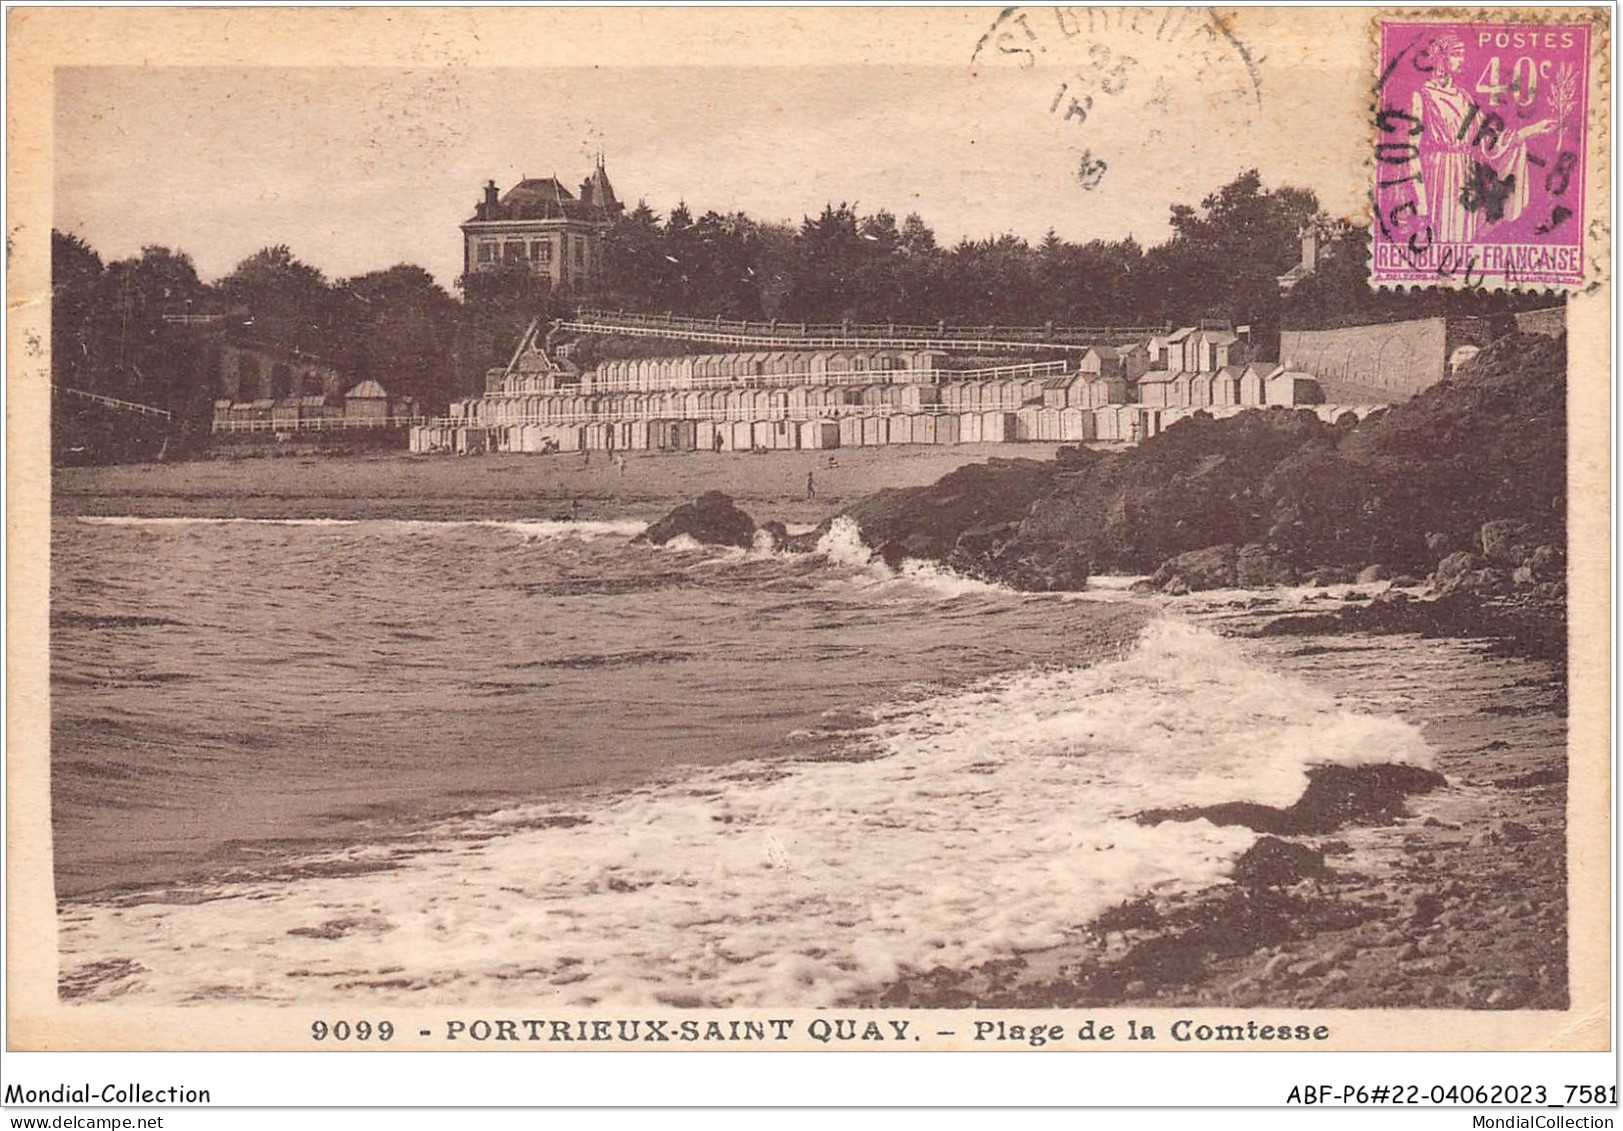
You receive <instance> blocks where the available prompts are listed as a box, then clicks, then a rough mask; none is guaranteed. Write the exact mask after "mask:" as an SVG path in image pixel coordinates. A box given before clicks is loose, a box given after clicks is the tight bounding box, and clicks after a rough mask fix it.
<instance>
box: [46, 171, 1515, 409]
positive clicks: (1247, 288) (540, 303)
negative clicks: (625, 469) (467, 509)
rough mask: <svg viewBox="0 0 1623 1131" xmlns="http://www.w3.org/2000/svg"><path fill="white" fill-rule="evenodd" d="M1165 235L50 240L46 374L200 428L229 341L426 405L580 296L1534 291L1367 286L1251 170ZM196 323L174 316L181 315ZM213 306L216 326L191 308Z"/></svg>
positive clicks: (720, 302)
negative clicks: (580, 257)
mask: <svg viewBox="0 0 1623 1131" xmlns="http://www.w3.org/2000/svg"><path fill="white" fill-rule="evenodd" d="M1169 221H1170V227H1171V235H1170V236H1169V237H1168V238H1167V239H1166V240H1164V241H1163V242H1161V243H1159V244H1157V245H1155V246H1152V247H1149V248H1145V247H1143V246H1141V245H1140V244H1139V243H1138V242H1137V241H1135V240H1134V239H1132V238H1130V237H1129V238H1126V239H1122V240H1115V241H1106V240H1093V241H1090V242H1087V243H1080V244H1078V243H1072V242H1068V241H1066V240H1062V239H1060V238H1058V237H1057V236H1056V235H1055V234H1054V233H1053V232H1050V233H1049V234H1048V235H1047V236H1046V237H1045V238H1044V239H1042V240H1041V241H1040V242H1038V243H1037V244H1035V245H1033V244H1031V243H1029V242H1027V241H1026V240H1024V239H1022V238H1020V237H1018V236H1013V235H1002V236H997V237H992V238H986V239H975V240H970V239H966V240H962V241H960V242H959V243H957V244H956V245H954V246H952V247H945V246H942V245H941V244H940V243H938V241H937V239H936V236H935V233H934V232H933V231H932V230H931V229H930V227H929V226H928V225H927V224H926V223H925V221H924V220H923V219H922V218H921V217H919V216H918V215H916V214H911V215H908V216H906V217H904V218H902V219H901V220H898V219H897V218H896V216H895V215H894V214H892V213H891V212H888V211H886V210H883V209H881V210H879V211H876V212H872V213H863V212H861V211H860V210H859V209H858V207H857V206H855V205H852V204H846V203H841V204H838V205H836V204H833V203H830V204H829V205H827V206H826V207H825V208H824V209H823V211H822V212H821V214H819V215H818V216H816V217H810V216H808V217H806V218H805V219H804V220H803V222H802V223H801V224H800V225H799V226H798V227H796V226H793V225H786V224H777V223H769V222H765V221H761V220H756V219H753V218H751V217H749V216H747V215H745V214H743V213H731V214H727V215H723V214H720V213H717V212H713V211H712V212H705V213H703V214H701V215H699V216H698V217H697V218H695V217H694V216H693V214H692V212H691V211H690V209H689V208H688V207H687V206H686V205H685V204H679V205H677V206H676V207H675V208H673V209H672V210H671V212H670V214H669V215H668V216H665V217H663V218H662V217H660V216H659V215H658V214H657V213H655V212H654V211H653V210H652V209H650V208H649V207H648V206H647V205H646V204H639V205H638V206H637V207H636V208H635V209H633V210H631V211H630V212H628V213H627V214H626V215H625V216H624V217H623V218H622V219H621V220H620V221H619V222H618V223H617V224H616V225H615V226H614V227H613V228H612V229H611V230H610V231H609V232H608V234H607V235H606V236H605V240H604V249H603V255H602V260H601V266H600V270H599V272H598V274H597V275H596V276H595V277H594V278H593V279H592V280H591V281H590V284H589V285H588V286H587V287H584V288H582V289H580V290H576V291H569V290H563V289H560V290H556V291H553V290H549V287H548V283H547V280H546V279H545V278H544V277H537V276H533V275H531V274H529V273H528V272H527V271H524V270H522V269H511V270H496V271H492V272H482V273H476V274H473V275H470V276H468V277H465V278H462V279H459V280H457V282H456V288H457V290H458V291H459V292H460V294H459V296H455V297H454V296H453V295H452V294H450V293H448V292H447V291H446V290H445V289H444V288H442V287H440V286H439V285H438V284H437V283H436V282H435V281H434V279H433V277H432V276H431V275H430V274H429V273H428V272H427V271H425V270H424V269H422V268H421V267H417V266H412V265H409V264H400V265H398V266H395V267H391V268H388V269H387V270H382V271H372V272H368V273H366V274H362V275H356V276H352V277H348V278H340V279H331V280H330V279H328V278H327V277H326V276H325V275H324V274H323V273H322V272H321V271H320V270H319V269H317V268H316V267H313V266H311V265H310V264H307V263H304V262H302V261H300V260H299V259H298V258H296V257H295V256H294V255H293V254H292V252H291V250H290V249H289V248H288V247H286V246H285V245H278V246H271V247H266V248H264V249H262V250H260V251H258V252H255V253H254V254H253V255H251V256H249V257H247V258H246V259H244V260H243V261H242V262H241V263H239V264H238V265H237V266H236V268H235V269H234V270H232V271H231V273H230V274H228V275H226V276H225V277H224V278H221V279H218V280H215V281H214V282H211V283H206V282H204V281H202V280H201V279H199V277H198V275H197V271H196V269H195V267H194V265H193V263H192V260H191V259H190V257H189V256H187V255H186V254H185V253H184V252H181V251H176V250H173V249H170V248H166V247H158V246H151V247H146V248H143V249H142V250H141V253H140V254H139V255H137V256H133V257H131V258H127V259H121V260H116V261H113V262H111V263H104V262H103V261H102V260H101V258H100V256H99V255H97V253H96V252H95V251H94V249H92V248H91V247H89V246H88V245H87V244H85V242H84V241H83V240H81V239H79V238H78V237H76V236H73V235H68V234H64V233H61V232H53V233H52V294H53V302H52V312H51V317H52V334H53V337H52V369H53V380H54V381H55V382H56V383H58V384H63V385H69V386H72V387H74V388H79V389H83V390H85V391H89V392H96V393H101V394H103V395H106V396H114V397H119V398H121V399H127V400H133V401H138V402H141V403H146V404H153V405H156V406H158V407H163V408H168V409H171V410H172V411H176V412H178V413H179V414H181V415H182V416H183V417H186V418H189V419H193V420H206V419H207V415H208V411H209V407H210V405H211V403H212V400H213V398H214V396H215V395H217V394H216V390H217V389H218V387H219V386H218V380H217V374H218V370H219V357H218V353H219V348H220V344H221V342H222V340H223V338H224V337H225V335H227V334H230V335H235V336H238V337H241V338H246V339H248V340H250V341H252V342H254V343H257V344H261V345H264V346H267V347H269V348H271V349H274V350H281V351H298V352H300V353H303V354H307V355H311V356H313V357H316V358H318V359H320V360H321V361H324V362H326V363H328V364H330V365H332V366H334V367H335V368H337V369H339V370H340V371H342V372H344V373H346V374H348V375H350V376H351V377H353V379H354V380H355V381H361V380H364V379H366V378H373V379H375V380H377V381H378V382H379V383H380V384H382V385H383V386H384V387H385V388H387V389H388V390H389V391H390V392H391V393H393V394H396V395H411V396H415V397H417V398H418V399H419V400H420V401H421V402H422V403H423V404H424V405H425V406H426V407H427V408H428V409H429V410H430V411H438V410H440V409H443V407H444V406H445V404H446V403H447V402H448V401H450V400H452V399H455V398H457V397H460V396H464V395H467V394H469V393H472V392H477V391H479V390H481V389H482V388H483V383H484V374H485V371H486V370H487V369H488V368H490V367H492V366H497V365H501V364H503V363H504V362H505V361H506V360H507V358H508V357H509V356H510V354H511V351H512V350H513V348H514V346H515V345H516V343H517V339H518V337H519V336H520V335H521V334H522V333H523V331H524V328H525V326H526V325H527V324H528V323H529V321H530V320H531V319H532V318H534V317H536V316H538V315H540V316H542V317H555V316H557V315H558V314H560V313H563V312H564V311H567V310H569V309H571V308H573V307H574V306H575V305H577V304H578V303H581V302H590V303H594V304H597V305H604V306H610V307H616V308H623V309H627V310H636V311H644V312H653V313H663V312H671V313H675V314H682V315H693V316H699V317H712V316H715V315H721V316H724V317H728V318H745V319H762V320H765V319H773V318H776V319H779V320H784V321H807V322H829V321H840V320H843V319H847V318H849V319H851V320H854V321H863V322H887V321H892V322H899V323H913V324H919V323H934V322H940V321H945V322H948V323H951V324H959V325H964V324H967V325H993V324H1002V325H1028V326H1029V325H1041V324H1043V323H1047V322H1053V323H1055V324H1058V325H1153V324H1180V325H1187V324H1191V323H1194V322H1196V321H1197V320H1200V319H1223V320H1227V321H1230V322H1232V323H1235V324H1242V323H1244V324H1250V325H1251V326H1252V328H1253V337H1254V339H1255V340H1258V341H1259V342H1261V343H1264V348H1265V349H1266V343H1267V342H1268V341H1269V340H1270V339H1272V338H1274V337H1276V336H1277V332H1278V330H1279V329H1280V328H1281V326H1288V325H1298V326H1311V325H1330V324H1344V323H1348V322H1357V321H1370V320H1376V319H1381V318H1391V317H1412V316H1424V315H1430V314H1450V315H1460V314H1477V315H1481V314H1494V313H1505V312H1508V311H1510V310H1513V309H1521V308H1526V307H1527V306H1530V305H1545V304H1547V301H1546V300H1541V299H1538V298H1537V297H1536V296H1525V295H1521V296H1518V295H1503V294H1501V295H1487V296H1485V295H1480V294H1470V293H1465V294H1461V293H1450V292H1422V293H1420V294H1397V295H1394V294H1390V293H1376V292H1372V291H1371V290H1370V289H1369V287H1368V285H1367V267H1366V264H1367V262H1368V254H1369V252H1368V240H1369V234H1368V231H1367V229H1364V228H1361V227H1358V226H1356V225H1350V224H1345V223H1340V224H1337V223H1332V222H1330V221H1329V220H1328V219H1327V218H1326V217H1325V216H1324V215H1323V214H1322V212H1321V210H1320V208H1319V204H1318V200H1317V198H1316V197H1315V195H1314V194H1313V193H1312V192H1311V191H1309V190H1306V189H1301V188H1293V187H1288V186H1287V187H1282V188H1276V189H1270V188H1268V187H1266V186H1265V185H1264V184H1263V183H1262V179H1261V177H1260V176H1259V175H1258V174H1257V172H1256V171H1255V170H1249V171H1247V172H1244V173H1242V174H1240V175H1239V176H1238V177H1236V178H1235V179H1234V180H1233V181H1231V182H1230V183H1229V184H1227V185H1224V186H1223V187H1222V188H1220V189H1219V190H1217V191H1216V192H1214V193H1212V194H1211V195H1209V196H1207V197H1206V198H1205V199H1203V200H1202V201H1201V202H1200V204H1199V206H1198V207H1196V206H1191V205H1184V204H1176V205H1173V206H1172V209H1171V215H1170V217H1169ZM1308 225H1317V226H1318V227H1319V228H1320V229H1321V230H1322V232H1323V239H1322V245H1321V247H1322V251H1321V258H1320V265H1319V269H1318V271H1317V272H1316V273H1315V274H1313V275H1311V276H1309V277H1308V278H1306V279H1304V280H1303V281H1302V282H1300V283H1299V284H1297V285H1296V287H1294V288H1293V289H1292V290H1291V291H1289V292H1288V293H1282V292H1281V289H1280V287H1279V285H1278V281H1277V279H1278V276H1279V275H1281V274H1283V273H1284V272H1286V271H1287V270H1289V269H1290V268H1291V267H1292V266H1293V265H1294V264H1295V263H1297V262H1298V259H1299V256H1300V249H1301V242H1300V234H1301V232H1302V231H1303V230H1304V228H1306V227H1307V226H1308ZM186 314H192V315H194V317H193V318H192V319H190V320H186V319H183V318H179V317H177V316H180V315H186ZM203 315H212V316H214V319H213V320H212V321H206V320H205V319H203V318H201V317H195V316H203Z"/></svg>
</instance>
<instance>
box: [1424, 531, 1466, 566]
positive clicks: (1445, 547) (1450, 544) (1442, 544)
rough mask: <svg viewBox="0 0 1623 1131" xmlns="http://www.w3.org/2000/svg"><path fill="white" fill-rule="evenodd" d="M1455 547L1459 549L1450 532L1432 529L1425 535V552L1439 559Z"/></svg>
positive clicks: (1450, 552)
mask: <svg viewBox="0 0 1623 1131" xmlns="http://www.w3.org/2000/svg"><path fill="white" fill-rule="evenodd" d="M1457 549H1459V544H1458V542H1456V541H1455V539H1454V536H1453V535H1452V534H1447V533H1444V532H1443V531H1440V530H1434V531H1432V532H1431V533H1430V534H1427V535H1426V552H1427V553H1428V554H1430V555H1431V556H1432V557H1433V558H1436V559H1437V560H1439V561H1441V560H1442V559H1443V558H1445V557H1447V556H1448V555H1449V554H1452V553H1453V552H1454V551H1455V550H1457Z"/></svg>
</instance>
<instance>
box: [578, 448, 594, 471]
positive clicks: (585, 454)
mask: <svg viewBox="0 0 1623 1131" xmlns="http://www.w3.org/2000/svg"><path fill="white" fill-rule="evenodd" d="M580 465H581V466H582V467H591V466H592V449H591V448H582V449H581V450H580Z"/></svg>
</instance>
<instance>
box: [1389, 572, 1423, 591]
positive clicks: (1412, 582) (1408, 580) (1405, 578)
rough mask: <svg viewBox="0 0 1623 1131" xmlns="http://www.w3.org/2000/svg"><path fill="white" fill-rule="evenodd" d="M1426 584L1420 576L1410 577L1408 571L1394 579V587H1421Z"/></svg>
mask: <svg viewBox="0 0 1623 1131" xmlns="http://www.w3.org/2000/svg"><path fill="white" fill-rule="evenodd" d="M1424 584H1425V582H1424V581H1421V580H1420V579H1419V578H1418V577H1410V576H1409V575H1408V574H1406V573H1401V574H1399V575H1398V576H1397V577H1394V578H1393V579H1392V588H1393V589H1419V588H1420V587H1421V586H1422V585H1424Z"/></svg>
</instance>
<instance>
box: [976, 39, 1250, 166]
mask: <svg viewBox="0 0 1623 1131" xmlns="http://www.w3.org/2000/svg"><path fill="white" fill-rule="evenodd" d="M971 62H972V64H973V65H974V66H975V67H977V68H981V67H987V68H990V67H1012V68H1017V69H1020V70H1025V71H1029V72H1031V73H1032V76H1033V81H1032V91H1033V93H1032V98H1033V101H1034V102H1035V103H1036V105H1035V106H1034V109H1036V110H1038V111H1039V112H1040V113H1043V114H1046V115H1048V116H1049V117H1050V118H1051V119H1052V120H1053V121H1054V122H1055V123H1056V125H1057V126H1059V127H1060V128H1061V129H1063V131H1064V132H1065V133H1067V134H1068V135H1069V138H1070V143H1071V147H1072V149H1073V152H1074V156H1075V159H1076V167H1075V170H1074V173H1075V177H1076V180H1077V181H1078V183H1079V184H1080V185H1081V187H1082V188H1084V189H1088V190H1092V189H1094V188H1097V187H1098V186H1099V185H1100V184H1101V183H1103V182H1104V180H1105V179H1106V178H1107V177H1108V175H1109V170H1110V165H1111V162H1112V161H1114V160H1118V159H1119V158H1120V157H1122V156H1123V155H1124V151H1127V150H1129V149H1136V150H1140V151H1142V150H1146V149H1147V150H1150V151H1153V150H1154V149H1155V148H1156V147H1157V146H1168V147H1170V146H1175V145H1176V143H1177V138H1178V131H1177V129H1176V124H1177V123H1179V122H1188V121H1194V120H1200V121H1203V122H1205V123H1207V124H1208V128H1209V129H1213V130H1230V129H1233V130H1241V131H1243V130H1247V129H1249V128H1250V127H1251V126H1252V125H1253V124H1254V119H1255V114H1256V111H1257V110H1258V109H1259V108H1260V106H1261V103H1262V80H1261V72H1260V70H1259V64H1260V63H1261V62H1262V60H1261V59H1260V58H1257V57H1254V56H1253V54H1252V52H1251V50H1250V48H1249V47H1248V46H1247V45H1246V43H1245V42H1244V41H1243V40H1242V39H1241V38H1240V37H1239V36H1238V35H1237V34H1236V33H1235V30H1234V28H1233V26H1232V24H1231V23H1230V21H1229V20H1228V19H1227V18H1226V17H1225V16H1223V15H1222V14H1221V13H1219V12H1217V11H1216V10H1214V9H1209V8H1105V7H1076V8H1007V9H1005V10H1004V11H1003V12H1002V13H1001V14H1000V15H999V16H998V18H997V19H996V20H995V21H994V22H993V23H992V26H991V27H990V28H988V29H987V31H986V33H985V34H984V35H982V36H981V38H980V40H979V42H977V44H976V45H975V51H974V54H973V55H972V57H971ZM1168 157H1169V158H1173V159H1175V157H1174V156H1173V155H1172V154H1168Z"/></svg>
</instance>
